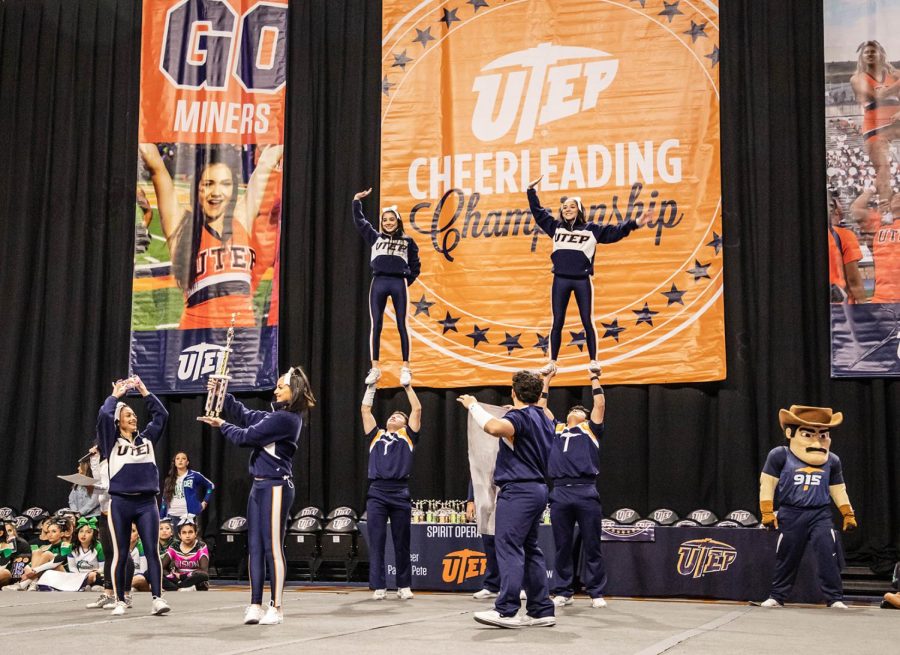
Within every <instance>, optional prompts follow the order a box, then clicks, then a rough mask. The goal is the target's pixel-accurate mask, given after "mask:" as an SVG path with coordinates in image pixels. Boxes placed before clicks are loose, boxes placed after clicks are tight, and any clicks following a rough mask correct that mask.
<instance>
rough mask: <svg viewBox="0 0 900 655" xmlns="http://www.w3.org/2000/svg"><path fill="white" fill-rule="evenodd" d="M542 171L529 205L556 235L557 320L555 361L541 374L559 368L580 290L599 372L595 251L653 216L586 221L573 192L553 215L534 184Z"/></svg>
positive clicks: (593, 369)
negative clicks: (571, 310)
mask: <svg viewBox="0 0 900 655" xmlns="http://www.w3.org/2000/svg"><path fill="white" fill-rule="evenodd" d="M542 178H543V175H542V176H541V177H539V178H538V179H536V180H535V181H534V182H532V183H531V184H529V185H528V205H529V206H530V207H531V214H532V215H533V216H534V221H535V223H537V224H538V227H540V228H541V230H543V231H544V232H546V234H547V236H549V237H550V238H551V239H553V254H552V255H550V260H551V261H552V262H553V288H552V290H551V311H552V313H553V325H552V327H551V328H550V361H549V362H548V363H547V364H546V365H545V366H544V367H543V368H542V369H541V374H542V375H547V374H549V373H551V372H555V371H556V359H557V358H558V357H559V348H560V346H561V345H562V329H563V325H564V324H565V322H566V308H567V307H568V306H569V296H571V295H572V293H573V292H574V293H575V303H576V304H577V305H578V313H579V314H580V315H581V324H582V325H583V326H584V335H585V341H586V343H587V349H588V355H590V358H591V362H590V364H589V365H588V371H590V373H591V374H592V375H599V374H600V364H599V362H597V331H596V330H595V329H594V316H593V314H594V281H593V279H592V276H593V275H594V254H595V251H596V250H597V244H598V243H615V242H616V241H620V240H622V239H624V238H625V237H627V236H628V235H629V234H631V233H632V232H633V231H634V230H636V229H637V228H639V227H643V226H644V225H646V224H647V223H648V222H649V221H650V219H651V218H652V215H651V214H650V213H645V214H642V215H641V216H640V217H639V218H638V219H637V220H636V221H635V220H629V221H626V222H624V223H620V224H619V225H599V224H597V223H588V222H587V221H586V220H585V214H584V205H582V204H581V198H578V197H577V196H572V197H569V198H566V199H565V200H563V203H562V206H560V208H559V219H554V218H553V216H552V215H551V214H550V212H549V211H547V210H546V209H544V208H543V207H541V203H540V200H538V195H537V190H535V188H534V187H535V186H536V185H537V184H538V182H540V181H541V179H542Z"/></svg>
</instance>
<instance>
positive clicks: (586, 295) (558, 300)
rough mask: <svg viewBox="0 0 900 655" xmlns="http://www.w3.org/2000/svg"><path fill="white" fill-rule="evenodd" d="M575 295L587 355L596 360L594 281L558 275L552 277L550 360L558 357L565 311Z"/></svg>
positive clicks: (587, 278)
mask: <svg viewBox="0 0 900 655" xmlns="http://www.w3.org/2000/svg"><path fill="white" fill-rule="evenodd" d="M572 292H574V293H575V304H577V305H578V314H579V315H580V316H581V325H583V326H584V339H585V344H586V345H587V349H588V355H590V356H591V359H597V331H596V330H595V329H594V281H593V280H592V279H591V278H589V277H582V278H571V277H562V276H560V275H554V276H553V287H552V288H551V300H550V304H551V308H552V310H553V325H552V327H551V328H550V359H554V360H555V359H556V358H557V357H559V349H560V346H562V330H563V325H564V324H565V322H566V309H567V308H568V306H569V297H570V296H571V295H572Z"/></svg>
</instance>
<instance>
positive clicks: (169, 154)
mask: <svg viewBox="0 0 900 655" xmlns="http://www.w3.org/2000/svg"><path fill="white" fill-rule="evenodd" d="M287 12H288V0H265V1H261V0H144V13H143V29H142V46H141V105H140V121H139V125H140V128H139V141H140V153H139V154H140V157H139V160H138V162H139V163H138V177H137V207H136V208H135V217H134V221H135V230H136V240H135V241H136V248H135V258H134V264H135V265H134V288H133V299H132V321H131V322H132V328H131V329H132V341H131V343H132V348H131V369H132V372H133V373H136V374H138V375H140V376H141V378H142V379H143V381H144V382H145V383H146V384H147V386H148V387H150V388H151V389H153V390H154V391H162V392H164V393H165V392H170V393H180V392H185V393H187V392H197V391H202V390H204V389H205V386H206V379H207V377H208V376H209V374H211V373H214V372H216V368H217V366H218V363H219V361H220V358H221V357H222V355H223V352H224V351H223V349H224V347H225V343H226V332H227V328H228V326H229V325H230V324H231V318H232V315H234V316H235V323H234V324H235V326H236V329H235V336H234V341H233V343H232V354H231V355H230V357H229V368H230V373H231V375H232V377H233V379H232V380H231V383H230V386H229V388H230V389H233V390H250V389H257V388H264V387H272V386H274V385H275V380H276V377H277V375H278V373H277V362H278V353H277V348H278V271H279V261H278V250H279V234H280V223H281V183H282V173H281V171H282V161H281V160H282V152H283V149H284V145H283V144H284V120H285V113H284V105H285V102H284V101H285V83H286V69H287Z"/></svg>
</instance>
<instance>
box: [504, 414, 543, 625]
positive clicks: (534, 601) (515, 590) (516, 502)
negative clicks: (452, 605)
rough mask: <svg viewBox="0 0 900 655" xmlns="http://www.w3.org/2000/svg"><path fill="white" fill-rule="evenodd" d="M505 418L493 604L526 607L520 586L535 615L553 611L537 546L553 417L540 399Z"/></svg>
mask: <svg viewBox="0 0 900 655" xmlns="http://www.w3.org/2000/svg"><path fill="white" fill-rule="evenodd" d="M503 418H504V419H506V420H507V421H509V422H510V423H512V425H513V429H514V432H513V435H512V436H511V437H502V438H501V439H500V448H499V450H498V451H497V464H496V466H495V468H494V482H495V483H496V484H497V486H498V487H500V492H499V493H498V494H497V512H496V515H495V526H494V527H495V531H494V532H495V534H494V545H495V548H496V550H497V565H498V567H499V569H500V592H499V594H498V595H497V600H496V602H495V603H494V609H496V610H497V612H498V613H499V614H500V616H515V615H516V613H517V612H518V611H519V608H520V607H521V600H520V599H519V592H520V590H522V589H524V590H525V594H526V595H527V597H528V601H527V604H526V612H527V614H528V616H530V617H532V618H541V617H545V616H553V602H552V601H551V600H550V595H549V589H548V586H547V565H546V563H545V561H544V554H543V553H542V552H541V549H540V548H539V547H538V542H537V537H538V525H539V524H540V520H541V516H542V515H543V513H544V509H546V507H547V485H546V484H545V482H544V480H545V478H546V477H547V460H548V459H549V457H550V448H551V446H552V445H553V435H554V428H553V423H552V422H551V421H550V419H549V418H547V415H546V414H545V413H544V410H543V409H541V408H540V407H537V406H535V405H526V406H525V407H522V408H517V409H511V410H509V411H508V412H507V413H506V414H505V415H504V416H503Z"/></svg>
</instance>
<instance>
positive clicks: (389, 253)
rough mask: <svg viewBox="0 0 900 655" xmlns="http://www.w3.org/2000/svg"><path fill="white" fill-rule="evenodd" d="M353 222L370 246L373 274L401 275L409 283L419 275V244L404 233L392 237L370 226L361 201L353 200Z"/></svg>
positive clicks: (420, 266)
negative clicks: (394, 237)
mask: <svg viewBox="0 0 900 655" xmlns="http://www.w3.org/2000/svg"><path fill="white" fill-rule="evenodd" d="M353 222H354V223H355V224H356V229H357V231H358V232H359V233H360V234H361V235H362V238H363V239H365V242H366V243H367V244H369V246H370V247H371V248H372V255H371V258H370V265H371V266H372V273H373V274H374V275H389V276H391V277H403V278H406V281H407V282H408V283H409V284H412V283H413V282H415V281H416V278H417V277H419V272H420V271H421V268H422V265H421V263H420V261H419V246H418V245H417V244H416V242H415V241H413V239H412V237H408V236H406V235H404V236H402V237H398V238H396V239H393V238H391V237H389V236H387V235H386V234H382V233H381V232H379V231H378V230H376V229H375V228H373V227H372V224H371V223H369V221H368V219H367V218H366V215H365V214H364V213H363V208H362V202H361V201H359V200H354V201H353Z"/></svg>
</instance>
